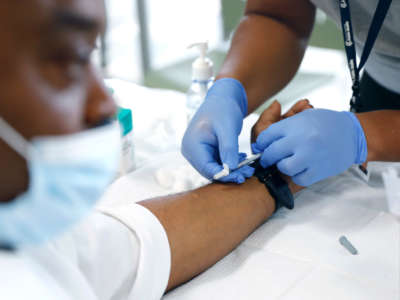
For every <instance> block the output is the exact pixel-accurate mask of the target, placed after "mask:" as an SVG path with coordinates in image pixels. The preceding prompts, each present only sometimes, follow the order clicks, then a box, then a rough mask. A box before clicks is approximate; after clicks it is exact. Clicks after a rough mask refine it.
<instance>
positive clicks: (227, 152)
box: [217, 134, 239, 170]
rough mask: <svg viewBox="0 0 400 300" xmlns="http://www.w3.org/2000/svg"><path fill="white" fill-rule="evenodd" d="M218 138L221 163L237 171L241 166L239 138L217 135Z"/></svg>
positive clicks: (230, 135) (229, 135)
mask: <svg viewBox="0 0 400 300" xmlns="http://www.w3.org/2000/svg"><path fill="white" fill-rule="evenodd" d="M217 137H218V148H219V157H220V159H221V162H222V163H223V164H227V165H228V166H229V169H230V170H233V169H236V168H237V166H238V164H239V144H238V137H237V136H235V135H233V134H221V135H218V134H217Z"/></svg>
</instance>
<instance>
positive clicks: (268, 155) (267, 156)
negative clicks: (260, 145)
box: [260, 138, 293, 168]
mask: <svg viewBox="0 0 400 300" xmlns="http://www.w3.org/2000/svg"><path fill="white" fill-rule="evenodd" d="M292 155H293V147H292V146H291V142H290V140H289V139H288V138H282V139H280V140H277V141H276V142H273V143H272V144H271V145H270V146H269V147H268V148H267V149H265V150H264V152H263V154H262V156H261V159H260V164H261V166H262V167H263V168H267V167H269V166H272V165H274V164H276V163H278V162H279V161H281V160H282V159H284V158H287V157H289V156H292Z"/></svg>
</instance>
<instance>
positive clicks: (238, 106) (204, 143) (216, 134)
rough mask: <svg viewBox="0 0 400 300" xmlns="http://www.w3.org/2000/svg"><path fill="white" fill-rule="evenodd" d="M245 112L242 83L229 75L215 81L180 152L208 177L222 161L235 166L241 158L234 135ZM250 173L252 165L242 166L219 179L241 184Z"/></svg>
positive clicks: (216, 169) (245, 102) (245, 97)
mask: <svg viewBox="0 0 400 300" xmlns="http://www.w3.org/2000/svg"><path fill="white" fill-rule="evenodd" d="M246 115H247V96H246V92H245V90H244V88H243V86H242V84H241V83H240V82H239V81H237V80H235V79H232V78H224V79H220V80H217V81H216V82H215V83H214V85H213V86H212V87H211V89H210V90H209V92H208V94H207V97H206V99H205V100H204V102H203V104H202V105H201V106H200V108H199V110H198V111H197V112H196V114H195V115H194V117H193V119H192V121H191V122H190V124H189V127H188V129H187V131H186V133H185V136H184V138H183V141H182V154H183V155H184V156H185V158H186V159H187V160H188V161H189V162H190V163H191V164H192V165H193V167H194V168H195V169H196V170H197V171H198V172H199V173H200V174H202V175H203V176H204V177H206V178H208V179H213V177H214V175H215V174H217V173H218V172H220V171H221V170H222V169H223V167H222V164H223V163H225V164H227V165H228V166H229V168H230V169H234V168H236V167H237V165H238V163H239V161H240V160H242V159H243V156H242V155H239V145H238V137H239V134H240V132H241V130H242V126H243V118H244V117H245V116H246ZM253 173H254V170H253V168H250V167H243V168H241V169H240V170H238V171H235V172H232V173H231V174H229V175H228V176H226V177H224V178H222V179H221V180H220V181H223V182H236V183H243V182H244V181H245V178H248V177H251V176H253Z"/></svg>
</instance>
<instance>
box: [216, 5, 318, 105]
mask: <svg viewBox="0 0 400 300" xmlns="http://www.w3.org/2000/svg"><path fill="white" fill-rule="evenodd" d="M314 14H315V8H314V6H313V5H312V4H310V2H309V1H307V0H300V1H292V0H280V1H276V0H249V1H248V4H247V8H246V16H245V17H244V19H243V20H242V21H241V23H240V25H239V27H238V29H237V31H236V33H235V36H234V38H233V41H232V46H231V49H230V51H229V53H228V56H227V59H226V61H225V63H224V65H223V67H222V69H221V71H220V74H219V75H218V77H217V78H223V77H232V78H235V79H237V80H239V81H240V82H241V83H242V84H243V85H244V87H245V89H246V91H247V94H248V103H249V107H248V108H249V109H248V112H249V113H251V112H252V111H254V110H255V109H256V108H257V107H258V106H259V105H260V104H262V103H263V102H264V101H265V100H266V99H267V98H270V97H271V96H273V95H274V94H275V93H277V92H278V91H279V90H281V89H282V88H283V87H284V86H285V85H286V84H287V83H288V82H289V81H290V80H291V79H292V78H293V76H294V75H295V73H296V72H297V70H298V68H299V66H300V63H301V61H302V58H303V55H304V52H305V49H306V46H307V42H308V38H309V36H310V33H311V30H312V27H313V24H314Z"/></svg>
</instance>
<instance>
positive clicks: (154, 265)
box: [98, 203, 171, 300]
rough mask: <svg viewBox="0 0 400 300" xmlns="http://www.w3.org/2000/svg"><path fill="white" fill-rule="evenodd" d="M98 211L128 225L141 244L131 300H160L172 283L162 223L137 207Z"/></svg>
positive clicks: (169, 259) (168, 247) (146, 210)
mask: <svg viewBox="0 0 400 300" xmlns="http://www.w3.org/2000/svg"><path fill="white" fill-rule="evenodd" d="M98 210H99V211H100V212H101V213H103V214H105V215H107V216H109V217H111V218H114V219H116V220H118V221H119V222H121V223H122V224H123V225H125V226H126V227H127V228H128V229H129V230H130V231H131V232H132V234H134V235H135V236H136V239H137V241H138V248H139V252H138V260H137V268H136V276H135V280H134V283H133V285H132V289H131V291H130V295H129V299H146V300H153V299H154V300H158V299H161V297H162V296H163V294H164V292H165V289H166V287H167V284H168V280H169V275H170V268H171V252H170V246H169V242H168V237H167V234H166V232H165V230H164V228H163V226H162V225H161V223H160V222H159V220H158V219H157V218H156V217H155V216H154V215H153V214H152V213H151V212H150V211H149V210H148V209H146V208H145V207H143V206H141V205H138V204H135V203H132V204H124V205H122V206H116V207H107V208H101V207H100V208H98ZM110 275H111V276H112V274H110Z"/></svg>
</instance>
